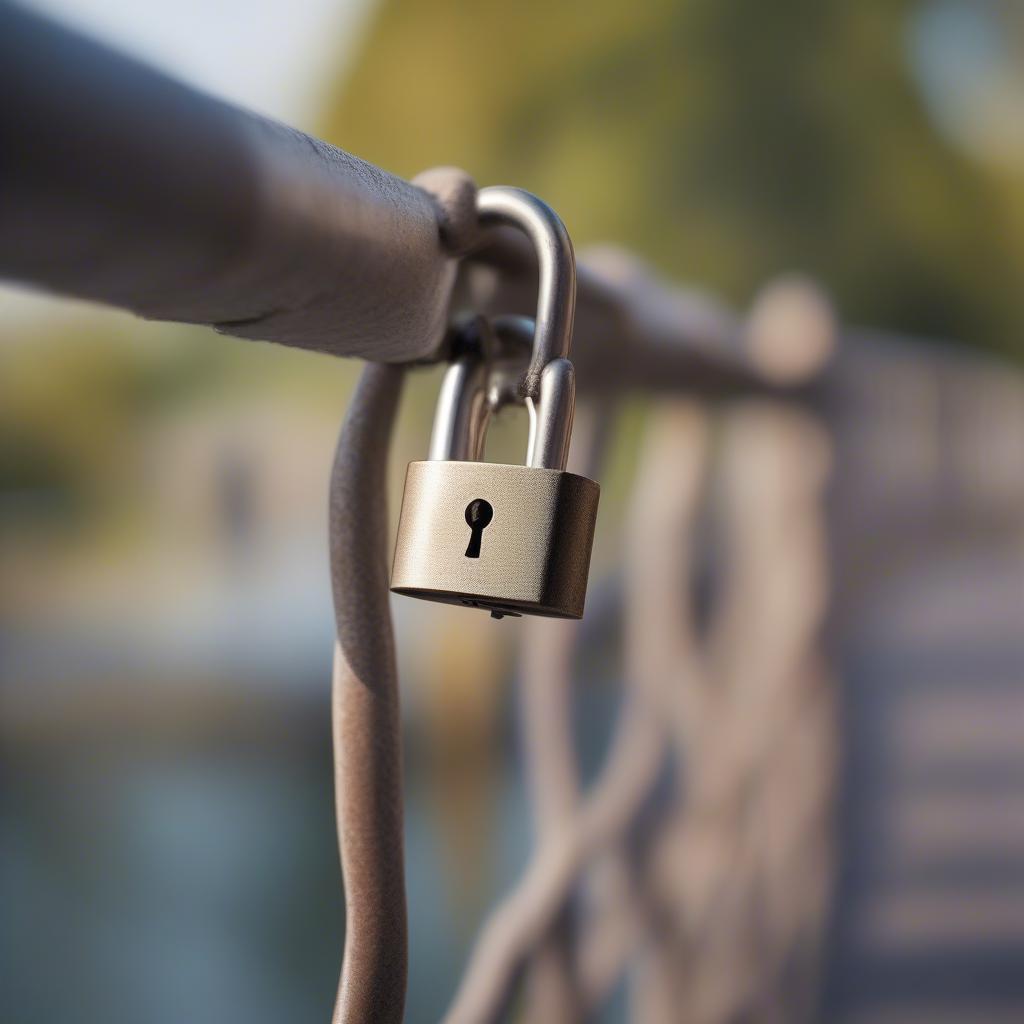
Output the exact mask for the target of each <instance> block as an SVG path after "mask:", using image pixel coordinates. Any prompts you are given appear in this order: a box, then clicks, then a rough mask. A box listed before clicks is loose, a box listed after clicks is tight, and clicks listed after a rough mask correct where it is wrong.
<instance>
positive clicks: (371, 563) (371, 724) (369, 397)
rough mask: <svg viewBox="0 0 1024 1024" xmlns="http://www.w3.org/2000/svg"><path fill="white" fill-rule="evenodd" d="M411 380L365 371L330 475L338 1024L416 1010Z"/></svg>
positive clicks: (389, 1020) (385, 1019)
mask: <svg viewBox="0 0 1024 1024" xmlns="http://www.w3.org/2000/svg"><path fill="white" fill-rule="evenodd" d="M403 376H404V373H403V371H402V370H401V369H400V368H397V367H391V366H380V365H377V364H372V363H371V364H369V365H367V366H366V368H365V369H364V370H363V374H362V376H361V377H360V379H359V384H358V386H357V388H356V392H355V395H354V397H353V399H352V402H351V404H350V406H349V410H348V415H347V416H346V418H345V425H344V427H343V428H342V431H341V437H340V438H339V440H338V447H337V452H336V455H335V460H334V469H333V472H332V474H331V489H330V542H331V585H332V589H333V593H334V614H335V620H336V625H337V644H336V646H335V653H334V687H333V700H332V724H333V735H334V785H335V805H336V812H337V819H338V844H339V847H340V850H341V867H342V873H343V878H344V884H345V904H346V924H345V958H344V963H343V966H342V972H341V981H340V983H339V987H338V997H337V1002H336V1005H335V1010H334V1021H335V1024H364V1022H366V1021H371V1020H372V1021H375V1022H380V1024H398V1022H400V1021H401V1020H402V1014H403V1010H404V1007H405V986H406V973H407V960H408V950H407V925H406V908H405V874H404V860H403V837H402V751H401V733H400V723H399V716H398V676H397V669H396V666H395V645H394V636H393V631H392V627H391V613H390V610H389V605H388V597H389V595H388V564H387V558H388V551H387V544H388V536H387V525H388V517H387V494H386V488H385V484H386V473H385V469H386V462H387V451H388V442H389V440H390V437H391V430H392V425H393V423H394V420H395V414H396V411H397V408H398V399H399V395H400V393H401V389H402V381H403Z"/></svg>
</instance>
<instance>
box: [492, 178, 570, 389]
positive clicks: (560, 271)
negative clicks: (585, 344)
mask: <svg viewBox="0 0 1024 1024" xmlns="http://www.w3.org/2000/svg"><path fill="white" fill-rule="evenodd" d="M477 211H478V213H479V216H480V226H481V227H483V228H487V227H493V226H496V225H505V226H508V227H515V228H519V230H520V231H523V232H525V233H526V235H527V237H528V238H529V239H530V241H531V242H532V243H533V248H534V250H535V252H536V256H537V263H538V266H539V270H540V274H539V283H538V286H537V315H536V317H535V323H536V326H535V330H534V343H533V357H532V358H531V360H530V366H529V368H528V369H527V371H526V376H525V378H524V379H523V394H524V395H525V396H526V397H529V398H536V397H537V396H538V395H539V393H540V378H541V373H542V372H543V370H544V367H545V366H547V365H548V363H550V362H551V361H552V360H553V359H564V358H566V357H567V356H568V355H569V349H570V347H571V346H572V327H573V320H574V319H575V315H576V257H575V255H574V253H573V249H572V242H571V241H570V240H569V234H568V232H567V231H566V230H565V225H564V224H563V223H562V221H561V219H560V218H559V216H558V214H557V213H555V211H554V210H552V209H551V207H550V206H548V204H547V203H545V202H544V201H543V200H541V199H538V198H537V197H536V196H535V195H532V194H531V193H529V192H526V191H524V190H523V189H519V188H509V187H508V186H505V185H495V186H492V187H491V188H484V189H481V190H480V192H479V194H478V195H477Z"/></svg>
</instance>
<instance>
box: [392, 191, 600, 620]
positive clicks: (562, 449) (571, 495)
mask: <svg viewBox="0 0 1024 1024" xmlns="http://www.w3.org/2000/svg"><path fill="white" fill-rule="evenodd" d="M479 209H480V214H481V221H482V222H483V223H485V224H487V223H499V224H505V225H514V226H517V227H520V228H521V229H523V230H525V231H526V233H527V234H528V235H529V236H530V237H531V239H532V240H533V242H534V244H535V246H536V248H537V252H538V263H539V265H540V287H539V294H538V303H537V306H538V309H537V318H536V321H535V326H533V338H532V342H533V344H532V355H531V359H530V364H529V367H528V369H527V371H526V374H525V377H523V379H522V381H521V383H520V386H519V388H514V389H512V392H513V393H510V389H509V388H508V387H507V386H503V381H505V383H506V385H507V374H506V375H505V377H503V376H502V373H501V372H500V371H501V370H502V367H501V366H500V365H499V362H500V360H497V359H496V356H495V353H494V352H493V351H491V352H489V351H487V350H486V346H485V347H484V348H482V349H478V350H476V351H469V352H462V353H459V354H457V356H456V358H455V359H454V360H453V361H452V363H451V365H450V366H449V369H448V371H447V373H446V374H445V378H444V382H443V384H442V387H441V393H440V397H439V400H438V408H437V411H436V414H435V418H434V428H433V433H432V436H431V444H430V454H429V457H428V460H427V461H424V462H412V463H410V465H409V469H408V472H407V474H406V479H405V493H404V495H403V498H402V512H401V518H400V521H399V525H398V538H397V541H396V544H395V558H394V564H393V567H392V575H391V589H392V591H394V592H395V593H397V594H405V595H409V596H412V597H419V598H425V599H427V600H431V601H443V602H447V603H450V604H462V605H467V606H470V607H475V608H483V609H486V610H488V611H490V612H491V614H492V615H493V616H495V617H497V618H500V617H502V616H503V615H522V614H527V615H546V616H553V617H557V618H570V619H578V618H580V617H581V616H582V615H583V606H584V601H585V598H586V589H587V576H588V574H589V570H590V553H591V548H592V546H593V540H594V527H595V525H596V521H597V505H598V498H599V496H600V488H599V487H598V485H597V484H596V483H595V482H594V481H593V480H588V479H587V478H586V477H583V476H578V475H576V474H575V473H567V472H566V471H565V463H566V459H567V458H568V453H569V440H570V436H571V431H572V417H573V409H574V405H575V377H574V373H573V368H572V363H570V362H569V360H568V359H567V358H566V356H567V355H568V351H569V345H570V341H571V336H572V319H573V306H574V299H575V266H574V263H573V257H572V246H571V243H570V242H569V239H568V236H567V235H566V233H565V228H564V227H563V226H562V224H561V221H559V219H558V217H557V216H556V215H555V214H554V212H553V211H551V210H550V209H549V208H548V207H547V206H546V205H545V204H543V203H542V202H541V201H540V200H539V199H536V198H535V197H534V196H531V195H529V193H525V192H521V191H519V190H518V189H506V188H496V189H484V190H482V191H481V193H480V196H479ZM523 323H524V322H523V320H522V319H519V320H518V324H519V325H520V327H522V326H523ZM525 324H527V325H529V324H530V321H525ZM499 333H500V332H499ZM506 354H507V352H506ZM505 369H506V370H507V367H505ZM514 392H518V394H516V393H514ZM513 398H515V399H518V400H520V401H522V402H523V404H525V405H526V408H527V410H528V412H529V414H530V438H529V442H528V446H527V458H526V464H525V465H498V464H495V463H488V462H481V461H479V460H480V459H481V458H482V455H483V446H484V437H485V434H486V429H487V423H488V421H489V418H490V416H491V415H492V414H493V412H494V411H496V410H497V409H498V408H500V407H501V405H502V404H504V403H505V402H507V401H509V400H510V399H513Z"/></svg>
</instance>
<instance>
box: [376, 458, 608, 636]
mask: <svg viewBox="0 0 1024 1024" xmlns="http://www.w3.org/2000/svg"><path fill="white" fill-rule="evenodd" d="M600 493H601V489H600V487H599V486H598V485H597V484H596V483H595V482H594V481H593V480H588V479H587V478H586V477H582V476H577V475H576V474H575V473H564V472H561V471H559V470H554V469H535V468H532V467H528V466H516V465H512V466H505V465H498V464H496V463H490V462H412V463H410V464H409V469H408V472H407V473H406V478H405V494H404V496H403V498H402V514H401V519H400V521H399V524H398V537H397V541H396V543H395V559H394V564H393V567H392V573H391V589H392V590H393V591H394V592H395V593H397V594H405V595H408V596H410V597H420V598H425V599H426V600H430V601H444V602H447V603H450V604H465V605H470V606H473V607H481V608H486V609H489V610H491V611H496V612H499V613H504V614H527V615H547V616H554V617H558V618H570V619H578V618H580V617H581V616H582V615H583V606H584V602H585V600H586V593H587V576H588V574H589V571H590V551H591V548H592V546H593V542H594V527H595V524H596V521H597V505H598V498H599V497H600ZM476 498H483V499H484V500H485V501H488V502H489V503H490V504H491V506H492V508H493V510H494V515H493V517H492V519H491V521H490V522H489V523H488V525H487V527H486V528H485V529H484V531H483V534H482V537H481V544H480V556H479V557H478V558H467V557H466V548H467V545H468V544H469V540H470V536H471V534H472V529H471V527H470V526H469V525H468V524H467V522H466V507H467V505H469V503H470V502H471V501H473V500H474V499H476Z"/></svg>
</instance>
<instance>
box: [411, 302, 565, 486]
mask: <svg viewBox="0 0 1024 1024" xmlns="http://www.w3.org/2000/svg"><path fill="white" fill-rule="evenodd" d="M486 327H487V331H488V335H489V337H488V338H487V342H488V343H487V344H485V345H483V346H479V345H478V346H476V347H475V348H473V349H471V350H467V351H464V352H462V353H461V354H459V355H458V356H456V358H455V359H454V360H453V361H452V362H451V364H450V365H449V367H448V370H447V372H446V373H445V375H444V380H443V381H442V383H441V390H440V393H439V395H438V401H437V409H436V412H435V414H434V426H433V431H432V432H431V437H430V454H429V455H428V459H429V460H430V461H443V462H479V461H481V460H482V459H483V451H484V440H485V437H486V434H487V427H488V424H489V423H490V419H491V417H492V416H493V415H494V414H495V413H496V412H498V411H499V410H501V409H502V408H504V407H505V406H506V405H512V404H518V405H525V406H526V409H527V412H528V413H529V417H530V434H529V441H528V442H527V452H526V460H525V464H526V465H527V466H532V467H534V468H539V469H557V470H563V469H565V464H566V461H567V459H568V456H569V440H570V438H571V434H572V417H573V411H574V409H575V376H574V372H573V367H572V363H570V362H569V360H568V359H555V360H553V361H552V362H550V363H549V364H548V365H547V366H546V367H545V368H544V370H543V372H542V373H541V393H540V398H539V399H538V400H537V401H534V400H533V399H532V398H523V397H522V395H521V393H520V387H519V383H520V381H521V378H522V368H523V366H525V364H526V359H527V356H528V354H529V352H530V346H531V343H532V340H533V337H534V326H533V321H532V320H530V319H529V318H528V317H511V316H510V317H498V318H496V319H495V320H494V321H492V322H486Z"/></svg>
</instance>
